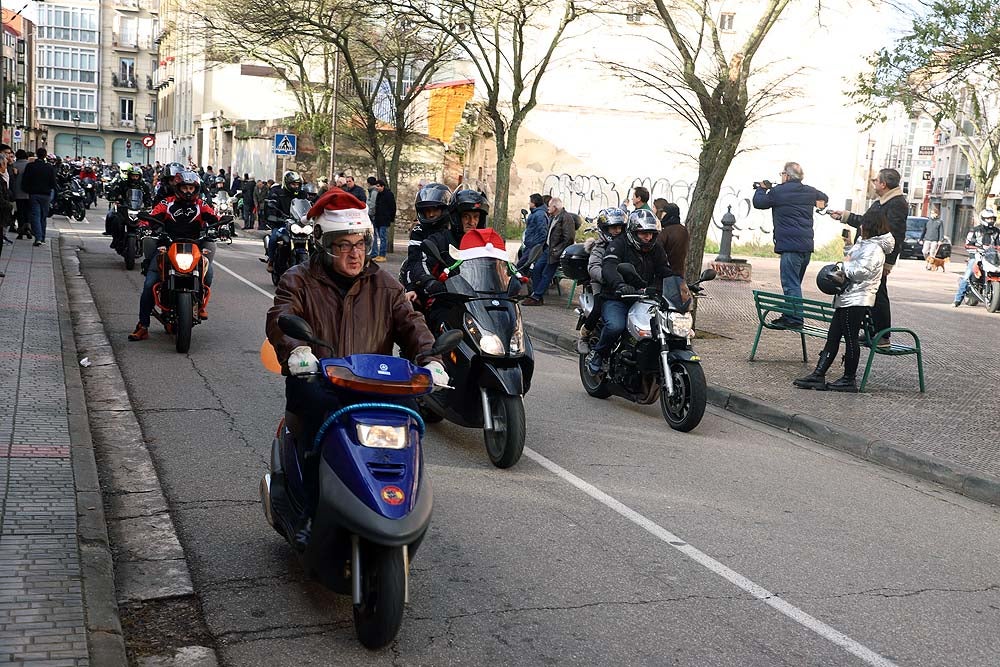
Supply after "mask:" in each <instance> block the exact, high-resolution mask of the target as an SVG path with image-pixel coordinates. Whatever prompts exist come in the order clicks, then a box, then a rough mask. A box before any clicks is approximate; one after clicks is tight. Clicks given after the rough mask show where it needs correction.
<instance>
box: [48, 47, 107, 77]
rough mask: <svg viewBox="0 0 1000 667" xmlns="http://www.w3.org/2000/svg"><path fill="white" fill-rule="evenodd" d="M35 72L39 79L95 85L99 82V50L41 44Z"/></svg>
mask: <svg viewBox="0 0 1000 667" xmlns="http://www.w3.org/2000/svg"><path fill="white" fill-rule="evenodd" d="M36 59H37V63H36V64H37V67H36V68H35V71H36V73H37V76H38V78H39V79H51V80H53V81H71V82H74V83H95V82H96V81H97V50H96V49H79V48H77V47H75V46H58V45H53V44H39V45H38V47H37V53H36Z"/></svg>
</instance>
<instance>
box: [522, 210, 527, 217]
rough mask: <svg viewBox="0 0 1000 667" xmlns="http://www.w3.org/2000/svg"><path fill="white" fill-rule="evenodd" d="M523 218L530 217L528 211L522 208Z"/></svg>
mask: <svg viewBox="0 0 1000 667" xmlns="http://www.w3.org/2000/svg"><path fill="white" fill-rule="evenodd" d="M521 216H522V217H525V218H526V217H528V209H526V208H522V209H521Z"/></svg>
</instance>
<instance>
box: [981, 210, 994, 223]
mask: <svg viewBox="0 0 1000 667" xmlns="http://www.w3.org/2000/svg"><path fill="white" fill-rule="evenodd" d="M979 219H980V220H981V221H982V222H983V223H985V224H987V225H992V224H995V223H996V221H997V214H996V211H994V210H993V209H991V208H984V209H983V210H982V211H980V212H979Z"/></svg>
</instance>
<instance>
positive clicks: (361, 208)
mask: <svg viewBox="0 0 1000 667" xmlns="http://www.w3.org/2000/svg"><path fill="white" fill-rule="evenodd" d="M306 218H307V219H308V220H309V221H310V222H312V223H313V224H315V225H317V226H319V228H320V229H321V230H322V232H323V233H324V234H327V233H329V232H341V233H344V234H364V233H365V232H366V231H371V229H372V222H371V219H370V218H369V217H368V209H367V207H366V206H365V205H364V204H363V203H362V202H361V200H359V199H358V198H357V197H355V196H354V195H352V194H350V193H347V192H344V191H343V190H341V189H340V188H330V189H329V190H327V191H326V193H324V195H323V196H322V197H320V198H319V199H317V200H316V203H315V204H313V205H312V208H310V209H309V212H308V213H307V214H306Z"/></svg>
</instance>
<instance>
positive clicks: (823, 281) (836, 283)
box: [816, 264, 847, 295]
mask: <svg viewBox="0 0 1000 667" xmlns="http://www.w3.org/2000/svg"><path fill="white" fill-rule="evenodd" d="M816 287H818V288H819V291H820V292H822V293H823V294H831V295H832V294H840V293H842V292H843V291H844V290H845V289H847V276H845V275H844V268H843V267H842V266H841V265H840V264H827V265H826V266H824V267H823V268H822V269H820V270H819V273H817V274H816Z"/></svg>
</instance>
